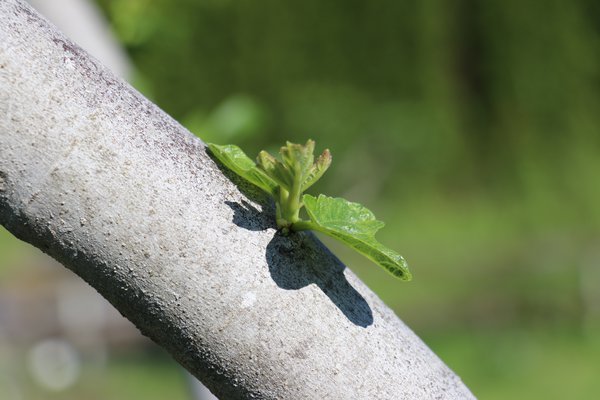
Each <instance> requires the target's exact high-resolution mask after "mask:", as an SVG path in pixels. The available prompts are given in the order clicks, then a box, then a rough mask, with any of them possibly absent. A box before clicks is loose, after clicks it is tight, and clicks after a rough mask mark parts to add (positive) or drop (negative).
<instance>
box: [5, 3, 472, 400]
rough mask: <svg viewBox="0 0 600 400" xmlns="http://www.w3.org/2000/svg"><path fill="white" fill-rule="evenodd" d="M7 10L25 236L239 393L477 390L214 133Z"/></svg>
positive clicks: (11, 193)
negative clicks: (198, 130)
mask: <svg viewBox="0 0 600 400" xmlns="http://www.w3.org/2000/svg"><path fill="white" fill-rule="evenodd" d="M0 22H1V23H0V223H2V224H3V225H4V226H5V227H6V228H7V229H8V230H10V231H11V232H12V233H13V234H14V235H15V236H17V237H18V238H20V239H22V240H24V241H27V242H29V243H32V244H33V245H35V246H37V247H39V248H40V249H42V250H43V251H44V252H46V253H48V254H50V255H51V256H52V257H54V258H56V259H57V260H59V261H60V262H61V263H63V264H64V265H65V266H66V267H68V268H70V269H71V270H73V271H74V272H75V273H77V274H78V275H79V276H81V277H82V278H83V279H85V280H86V281H87V282H88V283H89V284H90V285H91V286H93V287H94V288H95V289H96V290H98V292H100V294H102V295H103V296H104V297H106V298H107V299H108V300H109V301H110V302H111V303H112V304H113V305H114V306H115V307H116V308H117V309H118V310H119V311H120V312H121V313H122V314H123V315H125V316H126V317H127V318H128V319H130V320H131V321H133V322H134V323H135V325H136V326H137V327H138V328H139V329H140V330H141V331H142V333H144V334H145V335H147V336H149V337H150V338H152V339H153V340H154V341H156V342H157V343H158V344H160V345H161V346H163V347H164V348H166V349H167V350H168V351H169V352H170V353H171V354H172V355H173V357H174V358H175V359H177V360H178V361H179V362H180V363H181V364H182V365H184V366H185V367H186V368H187V369H188V370H189V371H191V372H192V373H193V374H194V375H195V376H197V377H198V378H199V379H200V380H202V382H204V383H205V384H206V385H207V386H208V387H209V388H210V389H211V390H212V391H213V392H214V393H215V394H216V395H217V396H220V397H222V398H227V399H237V398H240V399H248V398H261V399H309V398H315V399H351V398H352V399H356V398H364V399H429V398H444V399H467V398H473V397H472V394H471V393H470V392H469V391H468V389H467V388H466V387H465V386H464V385H463V384H462V383H461V382H460V379H459V378H458V377H457V376H456V375H454V374H453V373H452V372H451V371H450V370H449V369H448V368H447V367H446V366H445V365H444V364H443V363H442V362H441V361H440V360H439V359H438V358H437V357H436V356H435V355H434V354H433V353H432V352H431V351H430V350H429V349H428V348H427V347H426V346H425V345H424V344H423V343H422V342H421V340H419V339H418V338H417V337H416V336H415V335H414V333H413V332H411V331H410V330H409V328H407V327H406V326H405V325H404V324H403V323H402V322H401V321H400V320H399V319H398V318H397V317H396V316H395V315H394V313H393V312H392V311H391V310H390V309H389V308H387V307H386V306H385V305H384V304H383V303H382V302H381V300H379V299H378V298H377V297H376V295H375V294H373V292H371V291H370V290H369V289H368V288H367V287H366V286H365V285H364V284H363V283H362V282H361V281H360V280H358V279H357V278H356V276H355V275H354V274H353V273H352V272H351V271H349V270H348V269H347V268H345V266H344V265H343V264H342V263H341V262H340V261H338V259H337V258H335V257H334V256H333V255H332V254H331V253H330V252H329V251H328V250H327V249H326V248H325V247H324V246H323V245H321V243H320V242H319V241H318V240H316V239H315V238H314V237H313V236H312V235H311V234H302V233H300V234H294V235H291V236H290V237H282V236H280V235H278V234H277V233H276V229H275V226H274V225H275V217H274V210H273V207H272V205H271V203H270V202H269V201H268V200H267V199H266V198H265V197H262V196H261V195H260V194H258V193H257V192H256V191H254V189H253V188H251V187H248V186H244V184H243V183H241V182H236V183H237V185H236V184H234V183H233V182H232V181H230V179H229V178H228V177H227V176H226V175H224V173H223V172H222V171H221V170H220V169H219V167H218V165H217V164H215V162H214V161H213V160H212V159H211V158H210V157H209V156H208V154H207V153H206V151H205V146H204V144H203V143H202V142H201V141H200V140H198V139H196V138H195V137H193V136H192V135H191V134H190V133H189V132H188V131H186V130H185V129H184V128H183V127H181V126H180V125H179V124H178V123H177V122H175V121H174V120H172V119H171V118H170V117H168V116H167V115H166V114H165V113H164V112H162V111H161V110H159V109H158V108H157V107H156V106H155V105H153V104H152V103H150V102H149V101H148V100H146V99H145V98H143V97H142V96H141V95H140V94H139V93H137V92H136V91H135V90H133V89H132V88H131V87H129V86H128V85H127V84H126V83H124V82H122V81H120V80H118V79H116V78H115V77H113V76H112V75H111V73H110V72H108V71H107V70H106V69H104V68H103V67H102V66H100V65H98V63H97V62H95V61H94V60H93V59H91V58H90V57H89V56H88V55H86V54H85V53H84V52H83V51H82V50H81V49H80V48H79V47H77V46H76V45H74V44H73V43H72V42H71V41H69V40H68V39H66V38H65V37H64V36H62V35H61V34H60V33H58V32H57V31H56V30H55V29H54V28H53V27H52V26H50V25H49V24H48V23H47V22H46V21H45V20H44V19H43V18H41V17H40V16H39V15H38V14H37V13H36V12H35V11H34V10H33V9H31V8H30V7H29V6H27V5H26V4H25V3H23V2H22V1H19V0H0ZM165 62H168V60H166V61H165ZM233 179H235V178H233Z"/></svg>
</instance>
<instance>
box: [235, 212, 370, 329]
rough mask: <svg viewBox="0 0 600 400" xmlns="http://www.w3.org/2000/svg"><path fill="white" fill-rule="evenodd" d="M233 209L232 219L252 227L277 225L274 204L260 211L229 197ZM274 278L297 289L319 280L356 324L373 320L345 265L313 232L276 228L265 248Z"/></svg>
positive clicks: (281, 284) (319, 285)
mask: <svg viewBox="0 0 600 400" xmlns="http://www.w3.org/2000/svg"><path fill="white" fill-rule="evenodd" d="M225 204H227V205H228V206H229V207H230V208H231V209H232V210H233V223H235V224H236V225H237V226H239V227H241V228H244V229H248V230H251V231H260V230H265V229H268V228H276V226H274V225H275V216H274V207H272V206H271V207H264V209H265V211H264V212H261V211H259V210H258V209H257V208H255V207H254V206H252V205H251V204H249V203H248V202H245V201H242V203H241V204H240V203H236V202H231V201H226V202H225ZM265 255H266V261H267V264H268V266H269V272H270V274H271V277H272V278H273V281H274V282H275V283H276V284H277V286H279V287H280V288H282V289H286V290H298V289H302V288H303V287H305V286H308V285H310V284H316V285H317V286H318V287H319V288H320V289H321V290H322V291H323V293H324V294H325V295H326V296H327V297H328V298H329V299H330V300H331V302H332V303H333V304H335V305H336V307H337V308H338V309H339V310H340V311H341V312H342V314H344V315H345V316H346V318H348V320H349V321H351V322H352V323H353V324H355V325H357V326H361V327H363V328H366V327H368V326H369V325H371V324H372V323H373V312H372V310H371V307H370V306H369V304H368V303H367V301H366V300H365V298H364V297H363V296H362V295H361V294H360V293H359V292H358V291H357V290H356V289H355V288H354V287H352V285H351V284H350V283H349V282H348V280H347V279H346V276H345V275H344V269H345V268H346V266H345V265H344V264H343V263H342V262H341V261H340V260H339V259H338V258H337V257H336V256H335V255H333V254H332V253H331V252H330V251H329V249H327V247H325V245H323V244H322V243H321V242H320V241H319V240H318V239H317V238H316V237H315V235H314V234H313V233H311V232H293V233H291V234H289V235H287V236H284V235H282V234H281V233H280V232H277V233H276V234H275V235H274V236H273V239H272V240H271V241H270V242H269V244H268V245H267V249H266V254H265Z"/></svg>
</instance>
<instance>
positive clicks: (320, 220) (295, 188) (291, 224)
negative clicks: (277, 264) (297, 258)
mask: <svg viewBox="0 0 600 400" xmlns="http://www.w3.org/2000/svg"><path fill="white" fill-rule="evenodd" d="M208 147H209V149H210V150H211V151H212V153H213V155H214V156H215V157H217V158H218V159H219V160H220V161H221V162H222V163H223V164H225V166H226V167H228V168H229V169H231V170H232V171H233V172H235V173H236V174H238V175H239V176H241V177H242V178H244V179H246V180H247V181H249V182H251V183H253V184H255V185H256V186H258V187H259V188H261V189H263V190H264V191H265V192H267V193H269V194H270V195H272V196H273V197H274V198H275V202H276V207H277V212H276V219H277V226H278V227H279V228H281V229H282V231H283V232H284V233H287V232H289V231H302V230H308V229H312V230H316V231H319V232H322V233H324V234H326V235H329V236H331V237H334V238H336V239H338V240H340V241H341V242H343V243H345V244H347V245H348V246H350V247H352V248H353V249H355V250H356V251H358V252H359V253H361V254H363V255H364V256H366V257H367V258H369V259H370V260H372V261H373V262H375V263H376V264H378V265H379V266H381V267H383V268H385V270H386V271H388V272H389V273H391V274H392V275H393V276H395V277H396V278H400V279H402V280H410V279H411V274H410V272H409V271H408V265H407V264H406V261H405V260H404V258H402V256H400V255H399V254H397V253H396V252H394V251H393V250H391V249H389V248H387V247H385V246H384V245H382V244H381V243H379V242H378V241H377V240H376V239H375V233H376V232H377V231H378V230H379V229H380V228H382V227H383V225H384V223H383V222H381V221H378V220H377V219H375V215H373V213H372V212H371V211H370V210H368V209H367V208H366V207H364V206H362V205H360V204H358V203H352V202H349V201H347V200H345V199H342V198H332V197H328V196H324V195H319V197H318V198H315V197H313V196H310V195H308V194H304V195H303V192H304V191H305V190H306V189H308V188H309V187H310V186H312V185H313V184H314V183H315V182H316V181H317V180H318V179H319V178H320V177H321V176H322V175H323V173H324V172H325V171H326V170H327V168H329V165H331V154H330V153H329V150H327V149H325V150H324V151H323V153H322V154H321V155H320V156H319V157H318V158H317V160H316V161H315V159H314V155H313V153H314V150H315V142H314V141H312V140H308V141H307V142H306V144H305V145H300V144H295V143H290V142H286V145H285V146H283V147H282V148H281V149H280V151H279V152H280V154H281V159H282V161H280V160H278V159H277V158H275V157H273V156H272V155H270V154H269V153H267V152H266V151H264V150H263V151H261V152H260V153H259V154H258V157H257V161H256V164H255V163H254V162H252V160H251V159H250V158H249V157H248V156H246V155H245V154H244V152H243V151H242V150H241V149H240V148H239V147H237V146H234V145H225V146H220V145H216V144H212V143H209V144H208ZM304 206H305V207H306V212H307V214H308V216H309V219H308V220H303V219H301V218H300V215H299V213H300V209H301V208H302V207H304Z"/></svg>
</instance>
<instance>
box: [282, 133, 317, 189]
mask: <svg viewBox="0 0 600 400" xmlns="http://www.w3.org/2000/svg"><path fill="white" fill-rule="evenodd" d="M314 151H315V142H314V141H313V140H310V139H309V140H308V141H307V142H306V144H305V145H301V144H296V143H290V142H286V143H285V146H283V147H282V148H281V149H280V150H279V153H280V154H281V159H282V160H283V163H284V164H285V166H286V167H287V168H288V169H289V170H290V171H293V175H294V177H295V178H296V180H298V182H304V180H305V179H306V177H307V176H308V174H309V171H310V169H311V167H312V165H313V161H314V159H315V157H314V155H313V152H314Z"/></svg>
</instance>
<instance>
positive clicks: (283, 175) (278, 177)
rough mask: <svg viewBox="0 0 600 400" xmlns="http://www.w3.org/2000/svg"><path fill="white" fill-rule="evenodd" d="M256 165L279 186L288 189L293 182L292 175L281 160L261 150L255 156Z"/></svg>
mask: <svg viewBox="0 0 600 400" xmlns="http://www.w3.org/2000/svg"><path fill="white" fill-rule="evenodd" d="M256 165H257V166H258V168H259V169H261V170H262V171H263V172H264V173H265V174H266V175H268V176H269V177H270V178H271V179H273V180H274V181H275V182H277V184H278V185H279V186H281V187H282V188H284V189H285V190H287V191H290V189H291V187H292V185H293V184H294V177H293V176H292V173H291V172H290V171H289V170H288V169H287V168H286V167H285V165H283V164H282V162H281V161H279V160H278V159H276V158H275V157H273V156H272V155H270V154H269V153H267V152H266V151H264V150H262V151H261V152H260V153H258V157H256Z"/></svg>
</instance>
